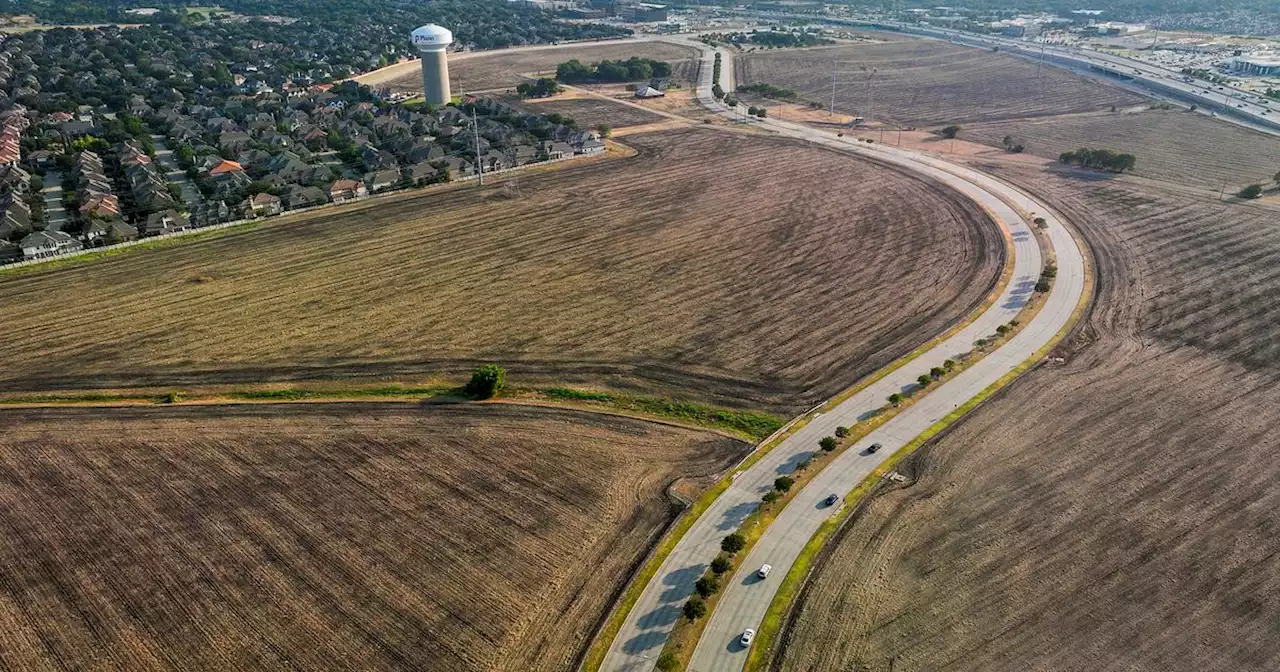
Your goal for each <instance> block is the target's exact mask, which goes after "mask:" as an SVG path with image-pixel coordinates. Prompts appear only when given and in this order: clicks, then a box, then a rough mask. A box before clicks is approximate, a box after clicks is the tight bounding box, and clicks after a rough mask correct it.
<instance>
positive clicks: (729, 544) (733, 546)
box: [720, 532, 747, 555]
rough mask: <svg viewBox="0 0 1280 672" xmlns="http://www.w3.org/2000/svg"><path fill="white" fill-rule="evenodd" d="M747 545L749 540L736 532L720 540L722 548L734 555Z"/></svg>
mask: <svg viewBox="0 0 1280 672" xmlns="http://www.w3.org/2000/svg"><path fill="white" fill-rule="evenodd" d="M746 547H747V540H746V538H745V537H743V536H742V535H741V534H738V533H737V532H734V533H733V534H731V535H729V536H727V537H725V538H724V539H723V540H721V541H720V550H722V551H724V552H725V553H728V554H729V555H733V554H734V553H737V552H738V551H741V550H742V549H744V548H746Z"/></svg>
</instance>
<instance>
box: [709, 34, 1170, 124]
mask: <svg viewBox="0 0 1280 672" xmlns="http://www.w3.org/2000/svg"><path fill="white" fill-rule="evenodd" d="M837 61H838V62H839V71H838V74H837V76H836V110H838V111H843V112H847V113H850V114H858V115H861V116H865V117H867V118H868V119H875V120H879V121H883V122H885V123H890V124H895V125H903V126H918V127H932V126H945V125H947V124H966V123H976V122H980V121H995V120H1001V119H1015V118H1022V117H1036V116H1044V115H1053V114H1065V113H1070V112H1087V111H1091V110H1103V109H1109V108H1110V107H1111V106H1112V105H1118V106H1121V107H1123V106H1127V105H1133V104H1137V103H1140V102H1143V101H1144V100H1145V99H1144V98H1142V97H1141V96H1138V95H1137V94H1134V93H1129V92H1127V91H1124V90H1122V89H1118V88H1114V87H1110V86H1107V85H1105V84H1101V83H1099V82H1095V81H1093V80H1090V79H1088V78H1085V77H1081V76H1079V75H1075V74H1072V73H1069V72H1066V71H1065V70H1060V69H1057V68H1052V67H1044V68H1042V69H1040V70H1039V71H1037V67H1036V64H1035V63H1032V62H1030V61H1026V60H1024V59H1021V58H1017V57H1014V56H1009V55H1006V54H1000V53H993V52H990V51H983V50H980V49H973V48H970V47H960V46H956V45H953V44H947V43H945V42H938V41H933V40H903V41H899V42H889V43H883V44H866V45H857V46H851V47H837V48H824V49H778V50H772V51H756V52H754V53H750V54H743V55H739V56H736V57H735V60H734V67H735V68H736V69H737V71H736V81H737V82H738V83H739V84H755V83H765V84H772V85H774V86H780V87H783V88H787V89H791V90H793V91H796V92H797V93H798V94H800V96H801V98H802V99H803V101H804V102H808V101H816V102H820V103H822V104H823V105H827V104H829V103H830V100H831V79H832V76H831V75H832V69H833V64H834V63H836V62H837ZM873 71H874V75H873V74H872V73H873Z"/></svg>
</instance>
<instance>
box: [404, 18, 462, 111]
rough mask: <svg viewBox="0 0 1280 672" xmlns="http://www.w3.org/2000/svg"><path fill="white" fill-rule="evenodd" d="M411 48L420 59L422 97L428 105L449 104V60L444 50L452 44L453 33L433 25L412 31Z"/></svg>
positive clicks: (410, 36) (429, 24)
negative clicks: (415, 50)
mask: <svg viewBox="0 0 1280 672" xmlns="http://www.w3.org/2000/svg"><path fill="white" fill-rule="evenodd" d="M409 39H411V40H413V46H414V47H415V48H416V49H417V50H418V55H419V56H421V57H422V95H423V97H425V98H426V99H427V104H429V105H444V104H446V103H448V102H449V100H450V95H449V59H448V57H447V56H446V55H445V49H446V48H447V47H448V46H449V45H450V44H452V43H453V33H451V32H449V29H448V28H444V27H441V26H437V25H436V24H434V23H428V24H427V25H425V26H423V27H421V28H419V29H417V30H415V31H413V33H411V34H410V35H409Z"/></svg>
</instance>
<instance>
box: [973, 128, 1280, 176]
mask: <svg viewBox="0 0 1280 672" xmlns="http://www.w3.org/2000/svg"><path fill="white" fill-rule="evenodd" d="M1009 135H1011V136H1013V138H1014V139H1015V141H1017V142H1019V143H1023V144H1025V145H1026V148H1027V151H1028V152H1030V153H1032V154H1036V155H1038V156H1043V157H1045V158H1049V159H1057V158H1058V155H1059V154H1061V153H1062V152H1066V151H1071V150H1075V149H1079V148H1081V147H1095V148H1107V149H1113V150H1115V151H1120V152H1129V153H1131V154H1134V155H1135V156H1137V157H1138V166H1137V168H1136V169H1135V170H1134V171H1133V172H1134V173H1135V174H1138V175H1144V176H1146V177H1151V178H1155V179H1158V180H1168V181H1170V182H1178V183H1181V184H1188V185H1191V186H1198V187H1207V188H1210V189H1215V190H1220V189H1221V188H1222V187H1223V186H1224V185H1225V186H1226V188H1227V189H1226V191H1227V193H1228V194H1234V193H1235V192H1236V191H1238V190H1239V189H1240V187H1242V186H1244V185H1246V184H1253V183H1259V184H1270V183H1271V181H1272V179H1273V176H1274V175H1275V174H1276V171H1277V170H1280V138H1276V137H1275V136H1270V135H1267V134H1265V133H1259V132H1256V131H1251V130H1248V129H1245V128H1241V127H1239V126H1235V125H1233V124H1229V123H1227V122H1225V121H1219V120H1214V119H1210V118H1207V117H1205V116H1204V115H1201V114H1191V113H1189V112H1182V111H1172V110H1145V111H1142V112H1136V113H1120V112H1116V113H1110V112H1104V113H1100V114H1088V115H1073V116H1061V117H1046V118H1043V119H1013V120H1007V121H999V122H992V123H988V124H978V125H971V126H966V127H965V128H964V129H963V130H962V131H961V132H960V137H962V138H965V139H967V140H975V141H977V142H983V143H986V144H989V145H993V146H996V147H1000V146H1002V144H1001V143H1002V142H1003V140H1004V138H1005V136H1009Z"/></svg>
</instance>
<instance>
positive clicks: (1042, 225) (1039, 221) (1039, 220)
mask: <svg viewBox="0 0 1280 672" xmlns="http://www.w3.org/2000/svg"><path fill="white" fill-rule="evenodd" d="M1031 221H1033V222H1035V224H1036V228H1037V229H1047V228H1049V222H1047V221H1045V218H1044V217H1036V218H1035V219H1033V220H1031Z"/></svg>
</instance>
